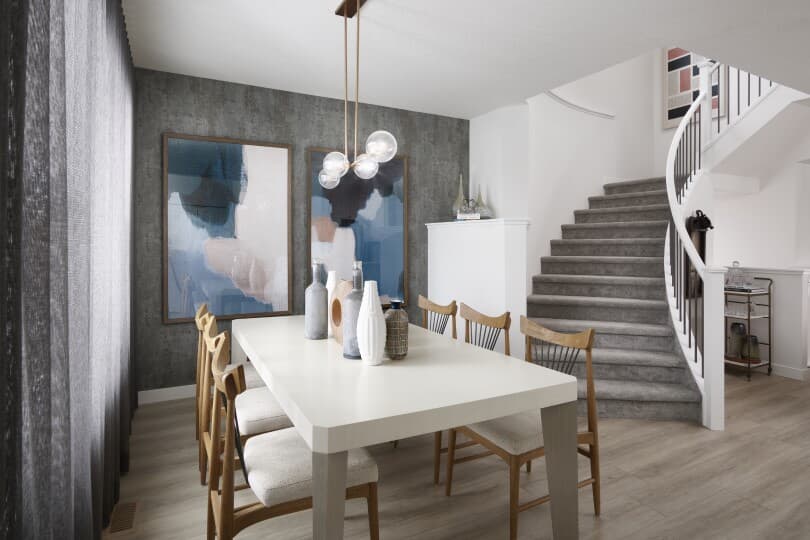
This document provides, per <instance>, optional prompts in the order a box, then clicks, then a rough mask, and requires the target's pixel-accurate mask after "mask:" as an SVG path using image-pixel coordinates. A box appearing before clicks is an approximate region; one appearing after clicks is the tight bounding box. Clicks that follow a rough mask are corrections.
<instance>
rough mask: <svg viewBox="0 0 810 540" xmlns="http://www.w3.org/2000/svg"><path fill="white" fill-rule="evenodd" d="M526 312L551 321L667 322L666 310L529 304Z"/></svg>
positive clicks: (530, 315) (667, 314)
mask: <svg viewBox="0 0 810 540" xmlns="http://www.w3.org/2000/svg"><path fill="white" fill-rule="evenodd" d="M527 311H528V316H529V317H546V318H551V319H571V320H580V321H612V322H634V323H648V324H666V323H667V322H669V313H667V311H666V309H639V308H638V307H615V306H594V305H555V304H536V303H529V304H528V306H527Z"/></svg>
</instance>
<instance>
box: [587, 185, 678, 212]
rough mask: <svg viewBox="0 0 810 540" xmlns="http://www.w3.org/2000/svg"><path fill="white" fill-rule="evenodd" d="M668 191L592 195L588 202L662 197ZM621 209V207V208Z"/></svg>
mask: <svg viewBox="0 0 810 540" xmlns="http://www.w3.org/2000/svg"><path fill="white" fill-rule="evenodd" d="M666 194H667V190H666V189H652V190H650V191H629V192H627V193H612V194H610V195H591V196H590V197H588V201H616V200H621V199H632V198H634V197H660V196H661V195H666ZM619 208H621V207H619Z"/></svg>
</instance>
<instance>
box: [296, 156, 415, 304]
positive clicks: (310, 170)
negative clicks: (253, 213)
mask: <svg viewBox="0 0 810 540" xmlns="http://www.w3.org/2000/svg"><path fill="white" fill-rule="evenodd" d="M333 151H336V150H335V149H334V148H324V147H319V146H312V147H308V148H307V151H306V160H307V167H306V171H307V263H308V264H307V268H308V269H310V271H309V272H308V273H307V276H309V278H310V279H311V276H310V273H311V268H312V197H313V192H312V186H313V182H314V181H316V179H315V175H316V174H318V172H319V171H320V169H316V168H315V167H313V163H312V161H313V153H323V154H327V153H329V152H333ZM339 151H342V150H339ZM394 160H400V161H402V261H403V263H402V279H403V285H402V302H403V304H402V305H403V307H407V305H408V296H409V294H408V276H409V272H408V263H409V259H408V222H409V219H408V173H409V166H408V156H407V155H404V154H397V155H396V156H395V157H394V158H393V159H392V162H393V161H394ZM384 165H385V164H383V165H381V166H384ZM369 181H371V180H369ZM339 187H340V186H338V188H339ZM336 189H337V188H336ZM365 277H366V278H367V279H368V275H366V276H365ZM380 296H383V292H382V291H380ZM389 305H390V303H383V306H384V307H387V306H389Z"/></svg>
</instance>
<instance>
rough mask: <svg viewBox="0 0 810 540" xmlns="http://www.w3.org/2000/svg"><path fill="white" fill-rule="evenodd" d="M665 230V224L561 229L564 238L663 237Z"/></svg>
mask: <svg viewBox="0 0 810 540" xmlns="http://www.w3.org/2000/svg"><path fill="white" fill-rule="evenodd" d="M666 232H667V227H666V225H646V226H642V227H582V228H578V227H565V228H563V229H562V237H563V239H564V240H574V239H577V238H585V239H587V238H590V239H600V238H663V237H664V235H665V234H666Z"/></svg>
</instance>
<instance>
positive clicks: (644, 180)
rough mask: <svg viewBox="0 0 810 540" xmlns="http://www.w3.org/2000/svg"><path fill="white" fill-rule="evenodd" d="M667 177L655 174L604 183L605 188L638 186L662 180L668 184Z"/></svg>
mask: <svg viewBox="0 0 810 540" xmlns="http://www.w3.org/2000/svg"><path fill="white" fill-rule="evenodd" d="M666 181H667V179H666V178H665V177H663V176H653V177H651V178H638V179H635V180H620V181H618V182H609V183H607V184H605V185H604V187H605V189H607V188H615V187H627V186H638V185H643V184H652V183H653V182H661V183H664V184H666Z"/></svg>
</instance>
